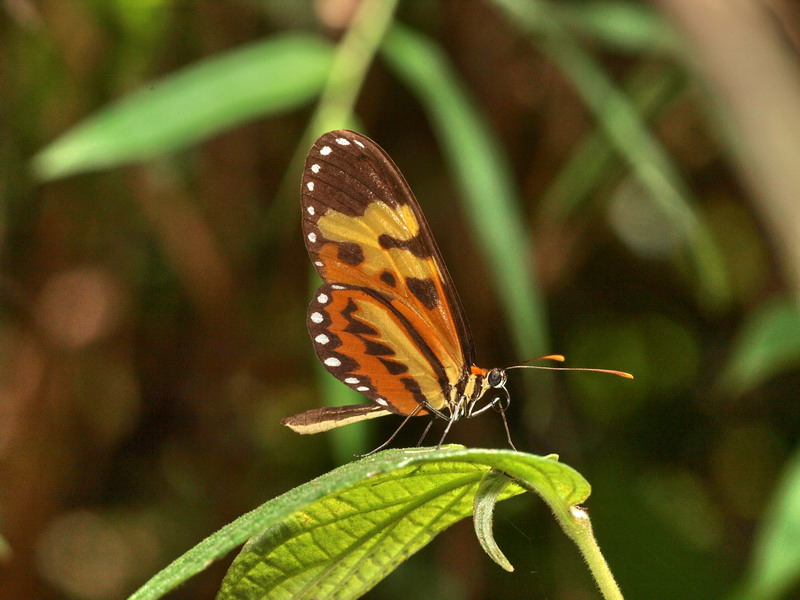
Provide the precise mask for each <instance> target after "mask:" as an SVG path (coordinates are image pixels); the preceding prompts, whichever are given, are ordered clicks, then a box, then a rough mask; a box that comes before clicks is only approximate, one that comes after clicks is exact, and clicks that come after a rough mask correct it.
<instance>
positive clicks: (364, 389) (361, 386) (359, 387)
mask: <svg viewBox="0 0 800 600" xmlns="http://www.w3.org/2000/svg"><path fill="white" fill-rule="evenodd" d="M356 390H357V391H359V392H368V391H369V388H368V387H367V386H365V385H360V386H358V387H357V388H356Z"/></svg>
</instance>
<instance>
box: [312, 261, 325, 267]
mask: <svg viewBox="0 0 800 600" xmlns="http://www.w3.org/2000/svg"><path fill="white" fill-rule="evenodd" d="M314 265H315V266H317V267H324V266H325V263H323V262H322V261H321V260H318V261H315V262H314Z"/></svg>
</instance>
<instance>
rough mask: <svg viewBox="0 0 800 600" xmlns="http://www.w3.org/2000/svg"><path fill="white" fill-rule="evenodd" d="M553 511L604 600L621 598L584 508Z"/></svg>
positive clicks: (618, 599)
mask: <svg viewBox="0 0 800 600" xmlns="http://www.w3.org/2000/svg"><path fill="white" fill-rule="evenodd" d="M551 506H552V505H551ZM554 512H555V514H556V518H557V519H558V522H559V524H560V525H561V527H562V529H563V530H564V533H566V534H567V535H568V536H569V537H570V538H571V539H572V540H573V541H574V542H575V544H576V545H577V546H578V549H579V550H580V551H581V554H582V555H583V559H584V560H585V561H586V564H587V565H588V566H589V570H590V571H591V572H592V576H593V577H594V580H595V582H597V587H599V588H600V593H602V594H603V598H605V600H623V597H622V591H621V590H620V589H619V586H618V585H617V582H616V580H615V579H614V575H613V574H612V573H611V569H610V568H609V566H608V563H607V562H606V559H605V558H604V557H603V554H602V553H601V552H600V546H598V545H597V540H596V539H595V537H594V533H593V531H592V522H591V521H590V520H589V515H588V513H587V512H586V510H585V509H583V508H581V507H580V506H573V507H572V508H571V509H570V510H569V512H568V513H564V512H561V511H554Z"/></svg>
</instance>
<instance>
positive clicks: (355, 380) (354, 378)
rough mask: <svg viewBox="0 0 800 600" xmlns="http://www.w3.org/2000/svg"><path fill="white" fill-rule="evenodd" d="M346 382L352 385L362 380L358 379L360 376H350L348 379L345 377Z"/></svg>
mask: <svg viewBox="0 0 800 600" xmlns="http://www.w3.org/2000/svg"><path fill="white" fill-rule="evenodd" d="M344 382H345V383H349V384H350V385H355V384H357V383H361V382H360V381H359V380H358V377H348V378H347V379H345V380H344Z"/></svg>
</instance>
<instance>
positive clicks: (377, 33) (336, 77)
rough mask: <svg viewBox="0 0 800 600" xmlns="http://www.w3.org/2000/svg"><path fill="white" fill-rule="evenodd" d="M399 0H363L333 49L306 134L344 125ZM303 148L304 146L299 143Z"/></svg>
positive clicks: (319, 132)
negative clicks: (323, 83) (329, 68)
mask: <svg viewBox="0 0 800 600" xmlns="http://www.w3.org/2000/svg"><path fill="white" fill-rule="evenodd" d="M398 1H399V0H364V1H363V2H361V3H360V6H359V9H358V12H357V13H356V15H355V17H354V18H353V21H352V23H351V25H350V28H349V29H348V30H347V33H346V34H345V36H344V38H343V39H342V41H341V43H340V44H339V46H338V47H337V49H336V54H335V55H334V57H333V64H332V65H331V70H330V73H329V75H328V81H327V83H326V84H325V88H324V89H323V91H322V95H321V97H320V101H319V105H318V106H317V110H316V112H315V114H314V117H313V118H312V120H311V128H310V131H309V135H308V137H309V138H310V137H314V138H316V137H317V136H318V135H319V134H321V133H324V132H325V131H328V130H330V129H336V128H338V127H345V126H347V124H348V123H349V122H350V121H351V119H352V114H353V110H354V108H355V103H356V99H357V98H358V94H359V92H360V91H361V87H362V85H363V83H364V78H365V77H366V75H367V70H368V69H369V66H370V65H371V64H372V60H373V59H374V57H375V54H376V52H377V51H378V47H379V46H380V43H381V40H383V37H384V35H385V34H386V31H387V30H388V28H389V25H390V24H391V23H392V19H393V16H394V13H395V10H396V9H397V4H398ZM303 148H304V149H305V146H303Z"/></svg>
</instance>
